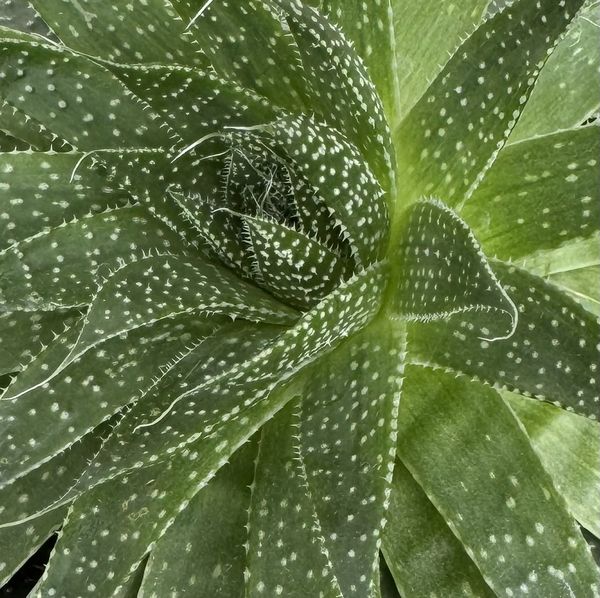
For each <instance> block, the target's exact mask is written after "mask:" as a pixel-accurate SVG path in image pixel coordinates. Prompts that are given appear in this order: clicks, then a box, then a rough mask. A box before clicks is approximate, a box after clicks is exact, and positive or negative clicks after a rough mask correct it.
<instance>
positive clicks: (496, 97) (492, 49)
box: [396, 0, 583, 206]
mask: <svg viewBox="0 0 600 598" xmlns="http://www.w3.org/2000/svg"><path fill="white" fill-rule="evenodd" d="M582 4H583V0H564V1H561V2H556V1H555V0H540V2H535V3H532V2H528V1H527V0H525V1H519V2H516V3H515V4H513V5H511V6H508V7H507V8H506V9H505V10H504V11H502V12H500V13H497V14H496V15H495V16H494V17H492V18H490V19H489V20H487V21H485V22H484V23H483V24H482V25H481V26H480V27H479V28H478V29H477V30H475V31H474V32H473V34H472V35H471V36H470V37H469V38H468V39H467V40H466V41H465V42H464V43H463V44H462V46H461V47H460V48H459V49H458V50H457V51H456V52H455V53H454V55H453V56H452V58H451V59H450V61H449V62H448V64H447V65H446V67H445V68H444V70H443V71H442V72H441V73H440V74H439V75H438V76H437V77H436V79H435V81H434V82H433V83H432V84H431V85H430V87H429V89H428V90H427V93H426V94H425V95H424V96H423V97H422V98H421V100H420V101H419V102H418V103H417V104H416V105H415V107H414V108H413V109H412V110H411V112H410V115H409V117H408V118H406V119H405V120H404V121H403V123H402V125H401V126H400V128H399V129H398V134H397V144H396V147H397V150H398V158H399V169H400V171H401V172H402V173H403V175H404V179H403V186H402V188H401V189H400V191H401V193H402V197H403V198H404V199H405V200H409V201H410V200H414V199H417V198H418V197H419V196H421V195H424V194H434V195H437V196H438V197H440V198H441V199H443V201H444V202H445V203H447V204H448V205H450V206H461V205H462V204H464V202H465V201H466V200H467V199H468V198H469V196H470V195H471V194H472V193H473V191H474V190H475V189H476V188H477V186H478V185H479V183H480V181H481V179H482V177H483V175H484V173H485V171H486V170H487V169H488V168H489V167H490V166H491V164H492V163H493V161H494V159H495V158H496V155H497V154H498V151H499V150H500V148H502V146H503V145H504V143H505V142H506V139H507V138H508V135H509V134H510V131H511V130H512V128H513V127H514V125H515V123H516V122H517V120H518V119H519V115H520V113H521V112H522V110H523V105H524V104H525V103H526V102H527V99H528V97H529V95H530V93H531V90H532V88H533V85H534V83H535V80H536V77H537V74H538V72H539V69H540V68H541V66H542V65H543V64H544V61H545V60H546V58H547V55H548V50H550V49H551V48H552V47H553V45H554V44H555V43H556V41H557V40H558V38H559V37H560V36H561V34H562V33H563V31H564V30H565V28H566V27H567V25H568V24H569V22H570V20H571V19H572V18H573V16H574V14H575V13H576V12H577V10H578V9H579V7H580V6H581V5H582ZM507 82H509V83H507Z"/></svg>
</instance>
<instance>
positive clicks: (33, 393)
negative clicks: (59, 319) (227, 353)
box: [0, 316, 215, 484]
mask: <svg viewBox="0 0 600 598" xmlns="http://www.w3.org/2000/svg"><path fill="white" fill-rule="evenodd" d="M214 326H215V324H214V323H213V322H211V321H205V320H201V319H199V318H191V317H189V316H185V317H182V318H179V319H178V320H169V321H166V322H158V323H156V324H155V325H154V326H151V327H148V328H140V329H138V330H136V331H133V332H131V333H129V334H127V335H124V336H123V337H120V338H119V337H117V338H113V339H112V340H110V341H108V342H106V343H104V344H103V345H102V346H100V347H98V348H97V349H96V350H95V351H90V352H88V353H86V354H85V355H83V356H82V357H81V358H80V359H78V360H76V361H74V362H73V363H72V364H70V366H69V367H66V368H65V369H64V370H63V372H62V373H61V374H60V375H58V376H56V377H55V378H54V380H53V381H52V385H51V386H49V385H44V384H42V383H43V381H44V380H45V379H46V378H47V377H48V375H49V373H51V372H52V370H53V369H54V368H56V367H58V366H59V365H60V364H61V362H62V361H64V358H65V354H67V355H68V353H69V352H70V351H71V350H72V349H71V344H72V343H74V342H75V340H76V338H77V336H76V335H77V334H78V333H79V329H78V328H74V329H73V330H71V331H69V332H70V334H68V335H65V336H64V337H63V340H64V341H65V344H64V345H62V344H61V343H60V342H55V343H53V344H52V345H51V346H50V347H49V348H48V349H47V350H46V352H44V353H42V354H41V355H40V356H39V357H38V359H36V360H35V361H33V362H32V363H31V365H30V366H29V367H28V368H27V369H25V370H24V371H23V372H22V373H21V374H20V375H19V376H18V377H17V378H16V380H15V381H14V383H13V385H12V386H10V387H9V388H8V389H7V391H6V392H5V394H4V396H3V398H2V400H1V401H0V429H1V432H2V433H1V435H0V448H1V452H2V455H3V457H4V462H3V465H2V472H1V474H2V475H1V478H0V483H1V484H6V483H8V482H10V480H12V479H14V478H15V477H19V476H22V475H24V474H26V473H27V472H28V471H31V470H32V469H35V468H36V467H38V466H39V465H40V464H41V463H44V462H45V461H47V460H48V459H50V458H52V456H54V455H57V454H59V453H61V452H62V451H64V450H65V449H66V448H67V447H69V446H70V445H72V444H73V443H75V442H76V441H77V440H78V439H79V438H82V437H83V436H84V435H85V434H87V433H88V432H90V431H91V430H93V429H94V428H96V426H98V425H99V424H100V423H101V422H103V421H106V420H107V419H109V418H110V417H111V416H112V415H113V414H114V413H116V412H117V411H119V410H120V409H122V408H123V407H124V406H126V405H128V404H129V403H132V402H134V401H136V400H137V399H138V398H140V397H142V396H144V395H145V394H146V393H147V392H148V391H149V390H150V389H152V388H153V386H154V385H155V382H156V377H158V378H160V376H162V375H163V371H162V370H161V369H160V368H161V367H162V366H166V367H167V368H168V366H169V365H170V360H172V359H175V361H176V362H177V361H178V358H179V359H180V353H181V352H182V351H185V350H186V347H187V346H194V345H195V343H197V342H198V340H199V339H201V338H203V337H205V336H207V335H208V334H210V332H211V331H212V329H213V328H214ZM69 341H70V342H69ZM48 353H50V354H48ZM91 398H93V400H90V399H91ZM48 426H52V429H53V431H54V433H53V434H48V433H47V429H48ZM74 481H75V480H71V482H72V483H74Z"/></svg>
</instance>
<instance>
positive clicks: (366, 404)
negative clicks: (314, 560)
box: [267, 320, 405, 596]
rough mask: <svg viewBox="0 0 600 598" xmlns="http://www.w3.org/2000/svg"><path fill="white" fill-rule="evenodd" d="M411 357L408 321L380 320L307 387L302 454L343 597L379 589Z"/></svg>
mask: <svg viewBox="0 0 600 598" xmlns="http://www.w3.org/2000/svg"><path fill="white" fill-rule="evenodd" d="M404 358H405V332H404V327H403V326H397V325H396V326H392V325H390V323H389V322H388V321H386V320H376V321H374V322H373V323H372V324H371V325H370V326H368V327H367V328H366V329H365V330H364V331H362V332H360V333H359V334H357V335H355V336H353V337H352V338H350V339H348V340H347V341H345V342H344V343H343V344H342V345H341V346H340V347H339V348H338V349H337V350H336V351H334V352H333V353H332V354H331V355H328V356H327V357H325V358H323V359H321V360H320V362H319V364H318V366H317V367H315V369H314V371H312V372H311V373H310V374H309V375H308V376H307V383H306V385H305V386H304V389H303V393H302V403H301V405H300V411H299V420H298V424H297V425H298V439H297V440H298V445H299V447H298V455H299V457H301V459H302V462H303V469H304V472H305V475H306V478H307V482H306V483H307V487H308V490H309V491H310V495H311V496H312V502H313V504H314V508H315V512H316V518H317V521H318V525H319V529H320V533H321V534H322V536H323V540H322V542H323V547H324V550H325V551H326V554H327V555H328V557H329V560H330V562H331V567H332V570H333V574H334V576H335V579H336V580H337V583H338V584H339V587H340V589H341V592H342V594H343V595H352V594H353V593H356V594H357V595H358V596H374V595H377V591H378V586H379V547H380V543H381V531H382V527H383V524H384V520H385V511H386V508H387V501H388V497H389V492H390V487H391V482H392V472H393V470H394V459H395V455H396V442H397V420H398V407H399V404H400V391H401V388H402V380H403V372H404ZM279 484H280V485H282V486H283V485H285V481H284V480H281V481H280V482H279ZM267 502H268V503H269V504H270V503H271V502H272V500H271V499H269V498H268V499H267ZM291 566H292V565H290V567H291ZM293 566H294V567H296V566H297V565H296V564H294V565H293ZM282 573H283V574H284V575H285V572H282ZM280 575H281V573H280ZM301 576H302V569H299V570H298V571H297V572H296V574H295V577H296V578H300V577H301Z"/></svg>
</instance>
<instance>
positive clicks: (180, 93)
mask: <svg viewBox="0 0 600 598" xmlns="http://www.w3.org/2000/svg"><path fill="white" fill-rule="evenodd" d="M109 68H110V69H111V71H112V72H113V73H114V74H115V75H116V76H117V77H118V78H119V79H120V80H121V81H122V82H123V83H124V84H125V85H126V86H127V87H128V88H129V89H130V90H132V91H133V92H134V93H135V94H136V95H137V96H138V97H139V98H142V99H143V100H144V101H145V102H147V103H148V104H149V105H150V106H151V107H152V109H153V110H154V111H155V112H156V113H157V114H159V115H160V116H161V117H162V120H163V121H164V122H165V123H167V124H168V125H169V126H170V127H171V129H172V130H173V131H175V132H176V133H177V135H178V136H179V137H180V139H181V140H182V141H183V142H185V143H186V144H189V143H192V142H195V141H197V140H199V139H201V138H202V137H204V136H205V135H207V134H210V133H213V132H218V131H221V130H222V129H223V128H224V127H242V126H252V125H258V124H264V123H267V122H270V121H271V120H273V119H274V118H275V117H276V115H277V114H278V113H279V112H280V111H279V110H278V109H277V108H276V106H273V105H272V104H269V102H268V101H267V100H266V99H265V98H263V97H261V96H259V95H257V94H255V93H253V92H251V91H249V90H248V89H244V88H243V87H240V86H239V85H238V84H236V83H233V82H232V81H228V80H226V79H222V78H221V77H218V76H216V75H215V74H214V73H212V72H211V71H208V70H207V71H200V70H198V69H197V68H189V67H182V66H174V65H168V66H167V65H158V64H155V65H109ZM174 99H175V101H174ZM181 149H183V148H181Z"/></svg>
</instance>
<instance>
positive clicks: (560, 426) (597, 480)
mask: <svg viewBox="0 0 600 598" xmlns="http://www.w3.org/2000/svg"><path fill="white" fill-rule="evenodd" d="M503 396H504V397H505V399H506V400H507V401H508V404H509V405H510V407H511V408H512V410H513V411H514V412H515V413H516V415H517V417H518V418H519V419H520V420H521V421H522V422H523V425H524V426H525V430H526V431H527V434H528V436H529V437H530V438H531V442H532V445H533V448H534V449H535V451H536V452H537V454H538V455H539V457H540V460H541V461H542V464H543V465H544V467H545V468H546V471H547V472H548V473H549V474H550V475H551V476H552V479H553V480H554V485H555V486H556V489H557V490H558V491H559V492H560V493H561V494H562V495H563V497H564V498H565V500H566V501H567V505H568V506H569V509H570V511H571V513H572V514H573V515H574V517H575V518H576V519H577V520H578V521H579V523H581V524H582V525H583V526H584V527H586V528H587V529H589V530H590V531H591V532H593V533H594V534H595V535H596V537H600V504H599V503H598V491H599V490H600V424H598V423H596V422H592V421H590V420H589V419H587V418H584V417H581V416H579V415H575V414H573V413H568V412H566V411H564V410H563V409H559V408H557V407H555V406H553V405H546V404H543V403H540V402H538V401H533V400H531V399H526V398H523V397H521V396H519V395H517V394H514V393H509V392H504V393H503Z"/></svg>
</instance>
